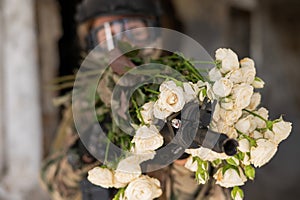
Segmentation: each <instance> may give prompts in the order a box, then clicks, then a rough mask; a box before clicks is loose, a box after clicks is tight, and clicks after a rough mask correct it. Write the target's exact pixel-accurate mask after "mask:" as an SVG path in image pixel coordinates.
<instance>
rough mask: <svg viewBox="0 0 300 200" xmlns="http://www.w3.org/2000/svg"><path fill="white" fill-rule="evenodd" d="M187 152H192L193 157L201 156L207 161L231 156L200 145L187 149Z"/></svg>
mask: <svg viewBox="0 0 300 200" xmlns="http://www.w3.org/2000/svg"><path fill="white" fill-rule="evenodd" d="M185 152H186V153H188V154H191V155H192V156H193V157H196V156H197V157H199V158H200V159H202V160H205V161H211V162H212V161H214V160H217V159H222V160H224V159H227V158H229V156H227V155H226V154H225V153H216V152H214V151H212V150H210V149H207V148H204V147H200V148H198V149H186V150H185Z"/></svg>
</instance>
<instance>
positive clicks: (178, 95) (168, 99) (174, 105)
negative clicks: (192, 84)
mask: <svg viewBox="0 0 300 200" xmlns="http://www.w3.org/2000/svg"><path fill="white" fill-rule="evenodd" d="M159 91H160V92H161V93H160V95H159V99H158V101H160V102H162V106H164V108H165V109H166V110H169V111H172V112H178V111H180V110H182V108H183V106H184V95H183V89H182V88H181V87H179V86H177V85H176V83H175V82H174V81H167V82H164V83H162V84H161V85H160V88H159Z"/></svg>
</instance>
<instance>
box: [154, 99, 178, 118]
mask: <svg viewBox="0 0 300 200" xmlns="http://www.w3.org/2000/svg"><path fill="white" fill-rule="evenodd" d="M172 113H173V112H172V111H169V110H166V109H165V108H164V106H163V105H162V103H161V102H160V101H156V102H155V104H154V107H153V115H154V117H155V118H157V119H162V120H165V119H166V118H167V117H168V116H170V115H171V114H172Z"/></svg>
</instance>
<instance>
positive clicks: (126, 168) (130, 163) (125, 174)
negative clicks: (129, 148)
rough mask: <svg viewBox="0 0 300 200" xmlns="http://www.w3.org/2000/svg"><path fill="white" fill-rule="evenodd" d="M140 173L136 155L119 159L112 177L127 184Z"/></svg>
mask: <svg viewBox="0 0 300 200" xmlns="http://www.w3.org/2000/svg"><path fill="white" fill-rule="evenodd" d="M141 174H142V171H141V167H140V160H139V158H138V157H136V156H130V157H127V158H125V159H123V160H121V161H120V162H119V164H118V167H117V169H116V171H115V175H114V178H115V180H116V181H117V182H119V183H124V184H127V183H129V182H131V181H132V180H134V179H136V178H138V177H139V176H140V175H141Z"/></svg>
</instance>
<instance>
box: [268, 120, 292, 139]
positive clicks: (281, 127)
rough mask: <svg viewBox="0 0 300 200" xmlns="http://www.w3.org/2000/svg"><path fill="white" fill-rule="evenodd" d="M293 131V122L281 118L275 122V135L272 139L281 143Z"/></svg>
mask: <svg viewBox="0 0 300 200" xmlns="http://www.w3.org/2000/svg"><path fill="white" fill-rule="evenodd" d="M291 131H292V123H290V122H286V121H284V120H281V121H280V122H277V123H275V124H273V133H274V137H273V138H272V141H273V142H275V143H276V144H279V143H280V142H281V141H282V140H285V139H286V138H287V137H288V136H289V135H290V133H291Z"/></svg>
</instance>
